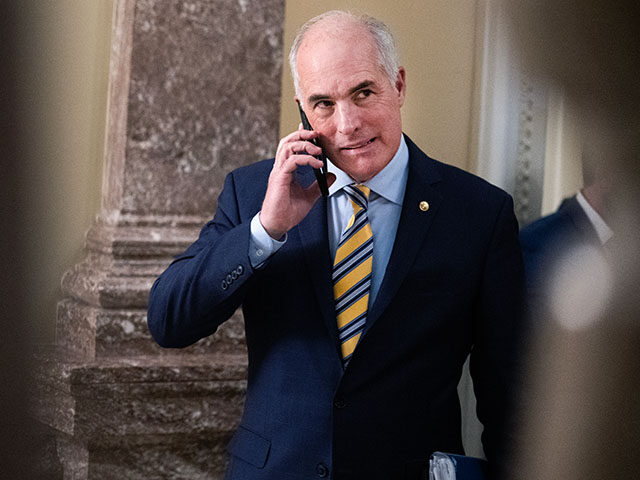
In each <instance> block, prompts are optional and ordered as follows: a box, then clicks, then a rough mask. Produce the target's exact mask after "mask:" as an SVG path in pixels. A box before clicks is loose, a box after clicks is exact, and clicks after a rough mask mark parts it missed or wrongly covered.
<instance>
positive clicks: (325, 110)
mask: <svg viewBox="0 0 640 480" xmlns="http://www.w3.org/2000/svg"><path fill="white" fill-rule="evenodd" d="M318 27H319V28H318ZM330 33H331V34H328V35H327V32H326V31H323V29H322V27H321V26H320V25H316V28H315V29H312V30H311V31H309V32H308V33H307V35H306V36H305V39H304V41H303V43H302V45H301V46H300V49H299V51H298V77H299V80H300V95H301V96H302V98H299V99H298V100H299V101H300V102H301V103H302V106H303V109H304V111H305V113H306V114H307V116H308V118H309V122H310V123H311V125H312V127H313V129H314V130H315V131H316V132H318V133H319V139H320V143H321V145H322V148H323V149H324V152H325V154H326V155H327V156H328V157H329V158H330V159H331V161H332V162H333V163H334V164H335V165H336V166H338V167H339V168H340V169H341V170H343V171H344V172H346V173H347V174H348V175H349V176H350V177H351V178H353V179H354V180H356V181H358V182H365V181H367V180H369V179H370V178H372V177H373V176H375V175H376V174H377V173H378V172H380V171H381V170H382V169H383V168H384V167H385V166H386V165H387V164H388V163H389V161H390V160H391V159H392V158H393V156H394V155H395V153H396V151H397V150H398V147H399V145H400V138H401V135H402V119H401V116H400V107H401V106H402V104H403V102H404V96H405V73H404V69H402V68H401V69H400V72H399V73H398V77H397V79H396V81H395V84H392V83H391V82H390V81H389V77H388V76H387V75H386V74H385V72H384V70H383V69H382V67H381V66H380V64H379V61H378V52H377V49H376V47H375V45H374V43H373V40H372V38H371V36H370V35H369V33H368V32H366V30H364V29H363V28H362V27H360V26H359V25H353V24H351V25H348V26H346V27H345V28H344V29H343V30H340V31H339V32H338V34H335V33H336V32H335V31H332V32H330Z"/></svg>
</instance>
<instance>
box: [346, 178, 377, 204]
mask: <svg viewBox="0 0 640 480" xmlns="http://www.w3.org/2000/svg"><path fill="white" fill-rule="evenodd" d="M344 191H345V192H346V193H347V195H349V198H350V199H351V200H352V201H353V202H355V203H357V204H358V205H360V206H361V207H362V208H364V209H366V208H367V203H368V202H369V194H370V193H371V189H370V188H369V187H367V186H366V185H361V184H352V185H347V186H345V187H344Z"/></svg>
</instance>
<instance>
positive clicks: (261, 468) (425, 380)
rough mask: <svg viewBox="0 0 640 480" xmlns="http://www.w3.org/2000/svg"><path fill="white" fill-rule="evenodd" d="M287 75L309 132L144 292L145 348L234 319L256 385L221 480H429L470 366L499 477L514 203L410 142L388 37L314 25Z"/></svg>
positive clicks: (401, 83)
mask: <svg viewBox="0 0 640 480" xmlns="http://www.w3.org/2000/svg"><path fill="white" fill-rule="evenodd" d="M290 63H291V66H292V72H293V76H294V82H295V86H296V98H297V100H298V101H299V102H300V104H301V106H302V107H303V108H304V110H305V112H306V114H307V116H308V118H309V120H310V123H311V125H312V126H313V128H314V130H313V131H306V130H303V129H299V130H297V131H295V132H293V133H291V134H290V135H287V136H285V137H284V138H283V139H282V140H281V141H280V143H279V145H278V149H277V152H276V157H275V159H271V160H266V161H262V162H258V163H256V164H253V165H250V166H248V167H244V168H240V169H238V170H236V171H234V172H232V173H231V174H229V175H228V176H227V178H226V180H225V185H224V189H223V191H222V193H221V195H220V198H219V200H218V209H217V212H216V214H215V217H214V219H213V220H212V221H210V222H209V223H208V224H207V225H205V226H204V228H203V229H202V232H201V234H200V237H199V238H198V240H197V241H196V242H195V243H194V244H193V245H191V246H190V247H189V248H188V249H187V251H186V252H184V253H183V254H182V255H180V256H178V257H177V258H176V259H175V260H174V262H173V263H172V264H171V265H170V266H169V267H168V269H167V270H166V271H165V272H164V273H163V274H162V275H161V276H160V277H159V278H158V280H157V281H156V282H155V284H154V286H153V288H152V291H151V296H150V304H149V315H148V319H149V328H150V331H151V333H152V335H153V337H154V338H155V339H156V341H158V343H159V344H160V345H162V346H165V347H182V346H186V345H189V344H191V343H193V342H195V341H197V340H198V339H200V338H202V337H205V336H207V335H211V334H212V333H213V332H215V331H216V329H217V327H218V326H219V325H220V324H221V323H222V322H224V321H225V320H227V319H228V318H229V317H230V316H231V315H232V313H233V312H234V311H235V310H236V309H237V308H238V307H239V306H242V309H243V313H244V319H245V330H246V339H247V348H248V353H249V373H248V384H247V394H246V402H245V407H244V414H243V417H242V421H241V424H240V426H239V428H238V430H237V432H236V434H235V436H234V438H233V439H232V441H231V443H230V445H229V453H230V463H229V467H228V471H227V478H228V479H243V480H252V479H265V480H266V479H274V480H275V479H277V480H282V479H295V480H300V479H307V478H308V479H310V478H333V479H336V480H338V479H340V480H342V479H364V478H367V479H377V478H380V479H382V478H384V479H418V478H422V477H421V475H424V472H425V469H426V466H427V464H428V458H429V455H430V454H431V453H432V452H433V451H435V450H442V451H447V452H452V453H462V451H463V449H462V442H461V434H460V406H459V401H458V396H457V390H456V386H457V384H458V381H459V378H460V375H461V371H462V366H463V364H464V362H465V359H466V358H467V356H468V355H469V353H471V371H472V375H473V379H474V385H475V390H476V395H477V398H478V414H479V417H480V420H481V421H482V422H483V424H484V432H483V442H484V447H485V452H486V454H487V456H488V457H489V458H490V459H495V458H497V457H498V455H499V454H498V449H499V445H500V432H501V427H502V423H503V422H502V420H503V415H504V411H505V405H506V403H507V399H508V395H509V387H510V364H509V360H510V359H511V358H513V352H512V349H513V348H514V342H513V335H514V332H515V328H516V320H517V316H518V311H519V306H520V299H521V291H522V285H523V268H522V259H521V253H520V247H519V244H518V238H517V230H518V226H517V222H516V219H515V216H514V214H513V204H512V200H511V198H510V197H509V196H508V195H507V194H506V193H504V192H503V191H501V190H499V189H498V188H496V187H493V186H491V185H489V184H488V183H486V182H484V181H483V180H481V179H479V178H477V177H474V176H473V175H470V174H468V173H466V172H463V171H462V170H459V169H457V168H455V167H451V166H448V165H445V164H443V163H440V162H437V161H435V160H433V159H431V158H429V157H428V156H427V155H425V154H424V153H423V152H422V151H421V150H420V149H419V148H418V147H417V146H416V145H415V144H414V143H413V142H412V141H411V140H410V139H409V138H408V137H406V136H404V135H403V134H402V127H401V116H400V109H401V107H402V104H403V102H404V98H405V70H404V69H403V68H402V67H399V66H398V61H397V54H396V52H395V47H394V44H393V39H392V37H391V34H390V33H389V31H388V29H387V27H386V26H385V25H384V24H382V23H381V22H379V21H378V20H376V19H373V18H371V17H366V16H354V15H351V14H346V13H344V12H328V13H326V14H323V15H321V16H320V17H316V18H314V19H312V20H310V21H309V22H307V24H305V25H304V26H303V27H302V28H301V30H300V32H299V34H298V36H297V38H296V40H295V42H294V45H293V47H292V51H291V55H290ZM312 139H317V140H318V141H319V143H320V145H321V147H322V149H323V150H324V152H325V154H326V155H327V157H328V159H329V165H328V170H329V172H330V173H329V174H328V183H329V185H330V188H329V196H328V197H326V198H324V197H321V194H320V189H319V187H318V186H317V184H316V183H315V182H314V180H313V178H314V176H313V171H312V170H311V168H310V167H314V168H318V167H320V166H321V165H322V162H320V161H319V160H317V159H316V158H315V157H314V156H313V155H318V154H320V153H321V149H320V148H319V147H317V146H315V145H314V144H313V143H311V140H312ZM356 189H357V190H358V191H357V192H356V191H355V190H356ZM354 192H355V193H354ZM358 192H360V193H358ZM369 227H370V230H369ZM348 232H351V233H353V232H356V233H354V234H353V236H349V235H350V234H349V233H348ZM363 232H364V233H363ZM353 238H356V239H358V238H359V239H360V240H362V243H361V244H358V245H356V246H355V247H354V249H353V250H352V251H350V252H349V253H348V254H347V253H344V252H343V249H344V248H345V247H344V245H346V244H347V243H349V242H347V243H344V242H345V241H346V240H349V239H353ZM343 253H344V255H343ZM343 256H347V258H349V259H353V260H349V262H346V263H348V264H349V265H346V266H345V265H343V263H344V262H343V263H339V262H338V260H339V257H343ZM341 262H342V260H341ZM343 267H344V268H343ZM345 269H347V270H348V272H349V273H348V274H344V271H347V270H345ZM351 272H353V273H351ZM343 274H344V275H345V276H344V277H342V276H341V275H343ZM351 275H361V278H360V277H355V276H354V277H353V278H357V281H354V285H353V286H349V287H348V288H349V290H348V292H347V294H345V296H346V297H350V298H346V299H345V297H344V296H343V297H341V299H340V300H336V297H337V295H338V294H337V293H336V292H338V290H340V288H339V287H338V286H337V285H338V282H340V280H341V279H342V278H346V277H347V276H348V277H351ZM345 288H347V287H345ZM334 295H335V296H334ZM358 295H359V296H358ZM355 298H358V299H359V300H358V301H357V302H355V303H352V304H350V305H351V306H352V307H353V308H354V309H356V310H358V312H357V315H355V314H354V317H353V319H351V320H349V321H348V322H346V323H345V322H342V319H343V315H344V310H343V307H342V306H341V305H343V304H344V302H346V301H347V300H348V301H351V300H354V299H355ZM351 306H350V307H349V309H351ZM349 322H351V323H349ZM347 347H349V349H347Z"/></svg>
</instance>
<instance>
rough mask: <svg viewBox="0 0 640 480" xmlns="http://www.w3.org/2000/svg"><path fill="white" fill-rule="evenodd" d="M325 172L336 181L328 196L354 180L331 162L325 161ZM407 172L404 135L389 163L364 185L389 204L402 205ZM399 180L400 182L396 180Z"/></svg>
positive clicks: (407, 155)
mask: <svg viewBox="0 0 640 480" xmlns="http://www.w3.org/2000/svg"><path fill="white" fill-rule="evenodd" d="M327 171H329V172H331V173H333V174H335V176H336V181H335V182H333V185H331V187H329V195H333V194H335V193H338V192H339V191H341V190H342V189H343V188H344V187H345V186H346V185H350V184H352V183H353V182H354V180H353V179H352V178H351V177H350V176H349V175H347V174H346V173H345V172H343V171H342V170H340V169H339V168H338V167H336V166H335V165H334V164H333V163H332V162H331V160H329V159H327ZM408 172H409V148H408V147H407V143H406V142H405V140H404V135H402V136H401V138H400V146H399V147H398V151H397V152H396V154H395V155H394V156H393V158H392V159H391V161H390V162H389V163H387V165H386V166H385V167H384V168H383V169H382V170H381V171H380V172H378V173H377V174H376V176H374V177H373V178H371V179H370V180H368V181H366V182H364V184H365V185H366V186H367V187H369V188H370V189H371V191H372V192H374V193H376V194H378V195H380V196H381V197H384V198H386V199H387V200H389V201H390V202H393V203H395V204H397V205H402V200H403V199H404V191H405V188H406V186H407V175H408ZM398 179H400V180H398Z"/></svg>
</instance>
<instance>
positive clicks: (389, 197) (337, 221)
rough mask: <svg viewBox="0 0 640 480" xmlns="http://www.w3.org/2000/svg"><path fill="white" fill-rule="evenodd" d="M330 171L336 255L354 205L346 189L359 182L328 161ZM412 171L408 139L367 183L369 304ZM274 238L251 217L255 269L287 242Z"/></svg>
mask: <svg viewBox="0 0 640 480" xmlns="http://www.w3.org/2000/svg"><path fill="white" fill-rule="evenodd" d="M327 170H328V171H329V172H331V173H333V174H335V176H336V181H335V182H334V183H333V185H331V187H329V198H328V200H327V215H328V222H327V223H328V226H329V249H330V251H331V257H332V258H333V257H334V256H335V253H336V249H337V248H338V243H339V242H340V236H341V235H342V232H343V231H344V230H345V229H346V227H347V224H348V223H349V219H350V218H351V215H353V207H352V206H351V201H350V200H349V197H348V196H347V194H346V193H345V192H344V190H343V188H344V187H345V186H346V185H350V184H352V183H355V182H354V180H353V179H352V178H351V177H349V175H347V174H346V173H345V172H343V171H342V170H340V169H339V168H338V167H336V166H335V165H334V164H333V163H331V160H327ZM408 173H409V149H408V148H407V144H406V142H405V140H404V136H403V137H402V138H401V140H400V147H399V148H398V151H397V152H396V154H395V155H394V157H393V158H392V159H391V161H390V162H389V163H388V164H387V165H386V166H385V167H384V168H383V169H382V170H381V171H380V172H379V173H378V174H377V175H376V176H375V177H373V178H372V179H370V180H368V181H367V182H365V183H364V184H365V185H366V186H367V187H369V188H370V189H371V193H370V195H369V205H368V208H367V215H368V217H369V223H370V224H371V231H372V232H373V266H372V272H371V291H370V293H369V306H371V305H372V304H373V301H374V300H375V298H376V295H377V294H378V291H379V290H380V285H381V284H382V279H383V277H384V272H385V270H386V268H387V263H388V262H389V257H390V256H391V249H392V248H393V243H394V241H395V237H396V231H397V230H398V222H399V221H400V213H401V212H402V200H403V199H404V192H405V189H406V187H407V176H408ZM286 241H287V238H286V236H285V238H284V239H283V240H282V241H277V240H274V239H273V238H271V237H270V236H269V234H268V233H267V232H266V231H265V229H264V227H263V226H262V224H261V223H260V220H259V214H256V216H255V217H253V219H252V220H251V241H250V244H249V260H250V261H251V265H252V266H253V267H254V268H259V267H260V266H261V265H262V264H263V263H264V262H265V261H266V260H267V259H268V258H269V257H270V256H271V255H273V254H274V253H275V252H276V251H277V250H278V249H279V248H280V247H281V246H282V245H284V243H285V242H286Z"/></svg>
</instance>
